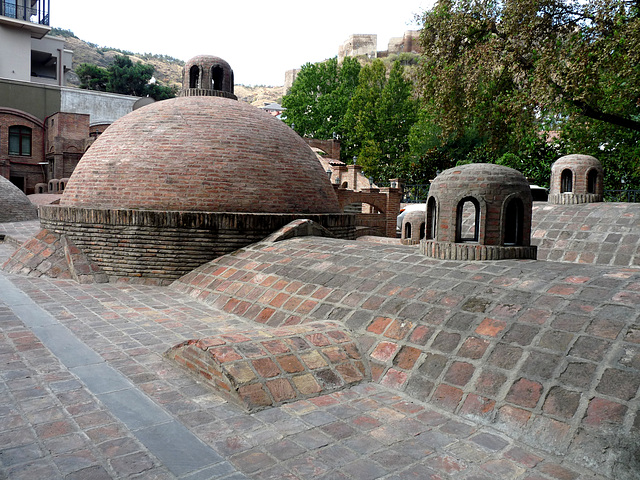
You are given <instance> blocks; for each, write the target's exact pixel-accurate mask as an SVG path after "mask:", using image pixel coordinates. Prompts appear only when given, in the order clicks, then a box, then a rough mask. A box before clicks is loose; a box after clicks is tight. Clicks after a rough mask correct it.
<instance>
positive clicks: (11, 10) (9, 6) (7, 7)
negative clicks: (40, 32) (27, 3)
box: [0, 0, 18, 18]
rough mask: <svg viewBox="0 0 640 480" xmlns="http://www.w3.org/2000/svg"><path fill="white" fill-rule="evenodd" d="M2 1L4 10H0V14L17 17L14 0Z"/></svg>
mask: <svg viewBox="0 0 640 480" xmlns="http://www.w3.org/2000/svg"><path fill="white" fill-rule="evenodd" d="M2 3H3V4H4V12H0V13H2V15H4V16H5V17H11V18H18V17H16V0H5V1H4V2H2ZM0 6H1V5H0Z"/></svg>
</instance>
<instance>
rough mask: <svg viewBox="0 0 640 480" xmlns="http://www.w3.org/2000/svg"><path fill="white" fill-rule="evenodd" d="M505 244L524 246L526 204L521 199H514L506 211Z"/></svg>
mask: <svg viewBox="0 0 640 480" xmlns="http://www.w3.org/2000/svg"><path fill="white" fill-rule="evenodd" d="M503 218H504V244H505V245H522V225H523V223H524V204H523V203H522V200H521V199H519V198H513V199H511V200H510V201H509V203H508V204H507V207H506V208H505V211H504V217H503Z"/></svg>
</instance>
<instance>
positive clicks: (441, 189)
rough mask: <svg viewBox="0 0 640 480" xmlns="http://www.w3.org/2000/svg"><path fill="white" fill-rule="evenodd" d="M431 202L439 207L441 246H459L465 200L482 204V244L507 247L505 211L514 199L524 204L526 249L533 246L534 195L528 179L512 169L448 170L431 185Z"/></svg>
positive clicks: (479, 166)
mask: <svg viewBox="0 0 640 480" xmlns="http://www.w3.org/2000/svg"><path fill="white" fill-rule="evenodd" d="M429 198H435V200H436V205H437V207H436V208H437V222H438V225H437V228H436V232H435V238H434V240H436V241H437V242H449V243H455V242H456V241H457V237H456V228H457V227H456V220H457V211H458V205H459V203H460V202H461V201H462V200H463V199H465V198H473V199H475V200H476V201H477V202H478V208H479V210H480V215H479V219H480V220H479V225H478V230H479V233H478V242H477V243H479V244H480V245H491V246H500V245H503V243H504V230H505V222H506V218H505V215H504V211H503V210H504V209H505V204H506V202H508V201H510V200H511V199H515V198H517V199H520V200H521V201H522V205H523V210H524V215H523V218H522V243H521V245H522V246H528V245H529V244H530V235H531V205H532V203H533V200H532V198H531V191H530V189H529V184H528V183H527V180H526V179H525V178H524V176H523V175H522V174H521V173H520V172H518V171H516V170H513V169H511V168H508V167H503V166H500V165H490V164H482V163H477V164H470V165H462V166H460V167H454V168H451V169H448V170H445V171H444V172H442V173H441V174H440V175H438V176H437V177H436V179H435V180H434V181H433V182H432V183H431V187H430V189H429Z"/></svg>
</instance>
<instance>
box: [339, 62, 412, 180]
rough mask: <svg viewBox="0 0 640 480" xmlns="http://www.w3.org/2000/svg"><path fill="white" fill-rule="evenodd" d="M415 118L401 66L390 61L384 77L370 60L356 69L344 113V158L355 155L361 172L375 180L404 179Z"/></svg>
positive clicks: (377, 64)
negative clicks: (354, 85)
mask: <svg viewBox="0 0 640 480" xmlns="http://www.w3.org/2000/svg"><path fill="white" fill-rule="evenodd" d="M416 118H417V104H416V102H415V100H414V98H413V94H412V85H411V83H409V82H408V81H407V80H405V78H404V67H403V66H402V65H401V63H400V62H394V64H393V66H392V67H391V71H390V72H389V76H388V78H387V72H386V68H385V66H384V64H383V63H382V61H380V60H374V62H373V63H372V64H371V65H366V66H364V67H363V68H362V70H361V71H360V78H359V82H358V87H357V89H356V91H355V94H354V96H353V98H352V99H351V101H350V102H349V108H348V109H347V113H346V115H345V120H344V124H345V137H344V142H343V151H344V154H345V157H346V158H351V157H356V158H357V162H358V164H359V165H362V167H363V172H364V173H365V174H366V175H367V176H371V177H373V178H374V179H375V180H376V181H380V180H386V179H388V178H392V177H396V176H400V177H404V178H406V177H407V175H408V173H409V172H408V171H407V169H408V166H409V165H410V162H409V161H408V158H407V157H408V153H409V142H408V137H409V132H410V130H411V127H412V126H413V124H414V123H415V121H416Z"/></svg>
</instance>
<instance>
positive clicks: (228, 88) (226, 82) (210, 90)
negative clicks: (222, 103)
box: [180, 55, 237, 100]
mask: <svg viewBox="0 0 640 480" xmlns="http://www.w3.org/2000/svg"><path fill="white" fill-rule="evenodd" d="M233 88H234V79H233V70H232V69H231V66H230V65H229V64H228V63H227V62H226V61H224V60H223V59H221V58H219V57H214V56H213V55H198V56H197V57H193V58H192V59H190V60H189V61H188V62H187V63H185V65H184V68H183V69H182V91H181V92H180V96H181V97H203V96H204V97H226V98H232V99H234V100H237V97H236V96H235V95H234V93H233Z"/></svg>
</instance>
